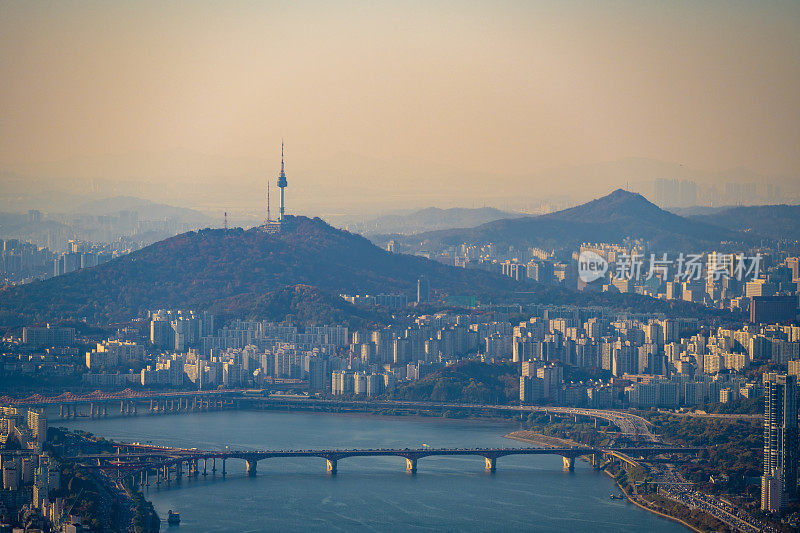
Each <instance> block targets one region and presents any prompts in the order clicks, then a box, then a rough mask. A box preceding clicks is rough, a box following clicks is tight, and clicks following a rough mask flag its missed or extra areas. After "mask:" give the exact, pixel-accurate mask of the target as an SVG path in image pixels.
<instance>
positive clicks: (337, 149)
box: [0, 0, 800, 197]
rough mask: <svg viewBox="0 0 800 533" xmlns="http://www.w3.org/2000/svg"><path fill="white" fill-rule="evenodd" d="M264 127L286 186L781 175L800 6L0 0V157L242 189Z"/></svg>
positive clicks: (792, 112)
mask: <svg viewBox="0 0 800 533" xmlns="http://www.w3.org/2000/svg"><path fill="white" fill-rule="evenodd" d="M281 137H284V138H286V141H287V152H288V154H289V155H290V164H289V167H288V168H289V169H290V187H293V186H294V187H299V188H301V187H302V183H306V184H318V183H323V184H328V185H330V184H331V183H332V182H335V181H338V180H342V179H346V178H347V177H348V175H349V174H348V173H352V176H353V179H354V181H357V180H359V179H360V180H363V181H366V182H369V183H372V184H373V185H377V186H379V187H384V186H385V187H386V188H387V191H388V192H389V193H391V191H392V190H393V189H392V187H397V191H398V194H401V193H403V191H405V189H403V188H402V186H399V185H397V182H398V181H403V180H404V179H405V176H404V175H403V171H402V170H397V172H395V173H392V172H387V173H386V174H385V175H378V174H381V172H380V170H379V169H380V168H385V166H386V165H388V166H390V167H391V166H394V168H395V169H408V172H423V173H424V172H426V170H425V169H431V170H430V172H431V177H434V176H435V179H436V180H437V181H439V183H438V186H439V187H447V188H456V189H457V190H459V191H460V192H461V193H463V194H464V195H465V197H469V195H470V194H473V195H474V196H477V195H480V194H483V191H484V189H483V188H482V187H484V186H485V184H483V183H482V180H485V179H486V178H487V176H488V177H489V178H490V180H491V179H496V180H497V182H496V183H494V184H493V185H494V186H497V187H500V188H502V187H503V183H504V182H503V180H504V179H505V177H507V176H517V177H518V178H519V177H520V176H535V175H540V174H541V173H542V172H545V171H547V169H552V168H561V167H571V166H577V165H591V164H595V163H600V162H606V161H614V160H619V159H626V158H652V159H657V160H660V161H666V162H674V163H680V164H684V165H686V166H687V167H691V168H694V169H697V170H698V171H704V172H719V171H725V170H727V169H730V168H734V167H740V166H744V167H748V168H750V169H752V170H753V171H755V172H758V173H762V174H771V175H772V174H775V175H782V176H785V177H788V178H789V179H791V180H800V2H797V1H787V2H764V1H758V2H756V1H753V2H736V1H731V0H729V1H725V2H700V1H697V0H695V1H689V2H679V1H645V0H641V1H636V2H598V1H594V2H588V1H587V2H570V1H555V0H554V1H547V2H534V1H519V2H502V1H486V2H470V1H467V0H458V1H452V2H445V1H442V2H432V1H424V2H406V1H404V2H399V1H398V2H378V1H365V2H348V1H335V2H333V1H332V2H270V1H251V2H245V1H229V2H200V1H193V2H163V1H159V2H152V3H151V2H144V1H136V2H121V1H120V2H109V1H107V0H106V1H98V2H77V1H70V2H35V1H25V2H22V1H20V2H11V1H5V2H1V3H0V169H2V170H6V171H13V172H17V173H21V174H26V175H38V176H50V177H73V178H80V177H89V178H97V177H104V178H109V179H123V178H124V179H143V180H158V179H166V178H168V177H173V176H174V177H176V178H180V179H183V178H185V177H188V176H200V177H209V178H213V177H215V176H228V177H230V178H231V179H233V180H234V181H232V182H231V185H233V186H235V185H236V183H239V182H237V181H236V180H241V185H242V186H244V184H245V182H246V179H245V176H247V177H248V179H263V178H264V177H266V176H274V174H275V172H276V171H277V168H278V166H279V159H278V158H279V145H280V140H281ZM348 165H350V166H351V168H348ZM376 169H377V170H376ZM259 172H261V173H262V175H258V173H259ZM630 178H632V179H635V176H632V177H630ZM408 179H409V183H414V184H415V186H416V185H418V184H422V185H424V183H425V177H424V176H420V175H416V176H413V177H412V176H409V177H408ZM442 180H444V183H442V182H441V181H442ZM448 180H452V181H448ZM479 181H480V182H481V183H479ZM519 183H520V182H519V179H517V181H514V184H515V186H517V185H518V184H519ZM522 183H523V184H524V183H525V182H524V179H523V181H522ZM610 185H617V184H610ZM530 186H531V187H554V188H557V186H554V185H553V184H548V183H544V182H543V181H542V180H539V181H538V182H537V180H536V179H535V178H531V183H530ZM299 188H298V189H297V190H300V189H299ZM293 192H296V191H293ZM405 192H408V191H405ZM258 194H260V191H259V192H258Z"/></svg>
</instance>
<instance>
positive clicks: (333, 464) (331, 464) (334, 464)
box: [325, 459, 338, 476]
mask: <svg viewBox="0 0 800 533" xmlns="http://www.w3.org/2000/svg"><path fill="white" fill-rule="evenodd" d="M325 461H326V463H327V472H328V474H329V475H331V476H335V475H336V472H337V468H338V461H337V460H336V459H325Z"/></svg>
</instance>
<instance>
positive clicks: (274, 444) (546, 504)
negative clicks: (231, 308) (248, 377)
mask: <svg viewBox="0 0 800 533" xmlns="http://www.w3.org/2000/svg"><path fill="white" fill-rule="evenodd" d="M52 423H53V425H62V426H66V427H69V428H73V429H82V430H85V431H89V432H92V433H95V434H97V435H102V436H104V437H106V438H110V439H115V440H121V441H127V442H134V441H137V442H141V443H145V442H152V443H154V444H162V445H171V446H180V447H196V448H200V449H224V448H225V446H230V447H231V448H232V449H246V448H249V449H287V448H292V449H310V448H405V447H421V446H422V445H423V444H427V445H429V446H431V447H437V448H438V447H449V446H452V447H471V446H487V447H489V446H525V444H523V443H520V442H517V441H513V440H509V439H504V438H503V437H502V435H504V434H506V433H508V432H509V431H512V430H514V429H517V428H516V427H514V426H511V425H508V424H500V423H495V422H482V421H480V422H475V421H458V420H443V419H427V418H403V417H397V418H389V417H369V416H354V415H333V414H311V413H278V412H248V411H225V412H216V413H215V412H211V413H196V414H183V415H172V416H170V415H166V416H138V417H132V418H111V419H104V420H89V419H78V420H70V421H58V420H54V421H53V422H52ZM244 468H245V467H244V462H243V461H236V460H231V461H228V465H227V470H228V475H227V477H226V478H225V479H222V477H221V476H220V475H217V476H216V477H212V476H211V473H210V471H209V475H208V477H206V478H203V477H202V476H200V477H198V478H186V477H184V478H183V480H182V481H181V483H180V484H176V483H175V482H173V483H172V485H171V486H169V487H167V486H165V485H162V486H160V487H156V486H155V485H151V486H150V487H149V488H147V489H146V490H145V495H146V497H147V498H148V499H149V500H151V501H152V502H153V504H154V505H155V507H156V510H157V511H158V513H159V515H160V516H161V517H162V518H166V516H167V510H169V509H175V510H178V511H179V512H180V513H181V518H182V522H181V525H180V526H179V527H178V528H172V529H173V530H175V531H176V533H177V531H181V532H183V533H188V532H229V531H230V532H233V531H236V532H245V531H251V532H256V531H309V530H325V531H354V530H361V531H367V530H371V531H386V530H392V531H465V530H467V531H498V530H499V531H509V530H518V531H519V530H522V531H537V532H545V531H575V532H578V531H592V532H593V533H597V532H601V531H608V532H612V531H613V532H623V531H629V532H640V531H647V532H648V533H659V532H667V531H685V530H684V529H683V528H682V527H681V526H679V525H678V524H675V523H673V522H670V521H667V520H665V519H662V518H659V517H657V516H655V515H652V514H650V513H648V512H646V511H643V510H641V509H639V508H638V507H636V506H634V505H633V504H630V503H627V502H624V501H619V500H610V499H609V493H610V492H612V491H614V492H617V491H616V490H615V489H616V487H615V485H614V483H613V481H612V479H611V478H610V477H608V476H606V475H605V474H603V473H599V472H595V471H594V470H592V468H591V467H590V466H589V465H587V464H586V463H584V462H582V461H578V462H576V465H575V471H574V472H565V471H563V469H562V460H561V457H559V456H548V455H542V456H511V457H502V458H500V459H498V462H497V473H496V474H494V475H491V474H487V473H486V472H485V471H484V460H483V458H482V457H428V458H424V459H420V461H419V467H418V468H419V472H418V473H417V475H415V476H411V475H409V474H407V473H406V472H405V459H403V458H400V457H354V458H348V459H343V460H341V461H339V474H338V475H337V476H332V477H329V476H327V475H326V473H325V461H324V460H323V459H316V458H307V459H306V458H304V459H266V460H264V461H261V462H260V463H259V465H258V476H257V477H255V478H248V477H247V476H246V475H245V471H244ZM209 470H210V464H209ZM220 472H221V468H220V469H219V470H218V474H219V473H220ZM163 529H165V530H166V529H167V526H166V524H165V525H164V528H163Z"/></svg>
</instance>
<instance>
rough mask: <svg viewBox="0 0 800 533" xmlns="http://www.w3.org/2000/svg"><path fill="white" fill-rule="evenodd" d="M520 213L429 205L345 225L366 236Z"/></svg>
mask: <svg viewBox="0 0 800 533" xmlns="http://www.w3.org/2000/svg"><path fill="white" fill-rule="evenodd" d="M521 216H523V215H521V214H519V213H512V212H509V211H502V210H500V209H496V208H494V207H478V208H466V207H452V208H449V209H440V208H438V207H428V208H425V209H419V210H416V211H411V212H409V213H403V214H393V215H384V216H381V217H378V218H375V219H372V220H368V221H366V222H363V223H356V224H349V225H348V228H350V229H352V230H354V231H357V232H359V233H362V234H365V235H374V234H413V233H419V232H423V231H434V230H440V229H452V228H469V227H473V226H478V225H480V224H485V223H487V222H492V221H494V220H500V219H505V218H517V217H521Z"/></svg>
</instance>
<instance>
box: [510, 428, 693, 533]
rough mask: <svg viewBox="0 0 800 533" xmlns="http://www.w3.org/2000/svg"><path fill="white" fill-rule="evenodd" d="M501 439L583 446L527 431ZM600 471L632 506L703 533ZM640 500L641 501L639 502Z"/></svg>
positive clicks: (572, 441)
mask: <svg viewBox="0 0 800 533" xmlns="http://www.w3.org/2000/svg"><path fill="white" fill-rule="evenodd" d="M503 437H505V438H507V439H513V440H518V441H521V442H529V443H531V444H534V445H537V446H542V447H545V448H555V447H560V446H584V445H583V444H581V443H579V442H576V441H574V440H571V439H562V438H559V437H552V436H550V435H544V434H542V433H537V432H536V431H528V430H520V431H512V432H511V433H508V434H507V435H503ZM601 470H603V471H604V472H605V473H606V475H608V476H609V477H611V478H612V479H614V483H615V484H616V485H617V487H618V488H619V490H620V491H622V493H623V494H625V496H626V497H627V499H628V501H629V502H631V503H633V504H634V505H636V506H637V507H639V508H640V509H644V510H645V511H649V512H651V513H653V514H656V515H658V516H660V517H662V518H666V519H669V520H671V521H673V522H676V523H678V524H681V525H682V526H684V527H686V528H687V529H689V530H691V531H694V532H696V533H704V532H703V531H702V530H701V529H698V528H696V527H694V526H692V525H691V524H689V523H687V522H685V521H684V520H682V519H680V518H678V517H677V516H672V515H670V514H667V513H665V512H662V511H659V510H658V509H654V508H653V507H651V506H650V505H647V503H644V502H648V503H652V502H649V501H648V500H644V499H642V498H640V497H639V496H637V495H634V494H631V493H630V491H628V490H627V488H626V487H624V486H623V485H622V484H620V482H619V479H617V477H616V476H615V475H614V474H613V473H612V472H610V471H609V470H608V469H606V468H601ZM640 499H641V500H642V501H639V500H640Z"/></svg>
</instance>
